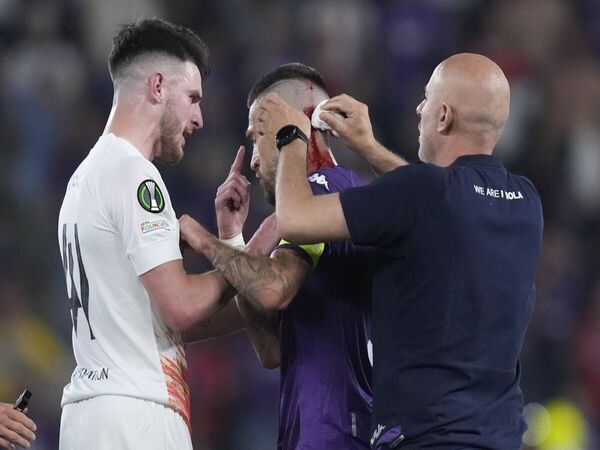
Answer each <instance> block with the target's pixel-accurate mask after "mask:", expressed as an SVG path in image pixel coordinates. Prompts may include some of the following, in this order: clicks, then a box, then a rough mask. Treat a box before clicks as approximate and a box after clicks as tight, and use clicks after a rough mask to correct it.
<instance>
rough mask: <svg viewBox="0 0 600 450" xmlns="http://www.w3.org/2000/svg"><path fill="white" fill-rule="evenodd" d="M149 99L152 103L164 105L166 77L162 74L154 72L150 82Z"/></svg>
mask: <svg viewBox="0 0 600 450" xmlns="http://www.w3.org/2000/svg"><path fill="white" fill-rule="evenodd" d="M148 88H149V97H150V100H151V101H152V103H162V101H163V99H164V88H165V77H164V75H163V74H162V73H161V72H154V73H153V74H152V76H150V79H149V80H148Z"/></svg>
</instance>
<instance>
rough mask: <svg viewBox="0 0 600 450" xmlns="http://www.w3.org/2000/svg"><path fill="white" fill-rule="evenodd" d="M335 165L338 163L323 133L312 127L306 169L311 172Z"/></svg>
mask: <svg viewBox="0 0 600 450" xmlns="http://www.w3.org/2000/svg"><path fill="white" fill-rule="evenodd" d="M335 165H337V163H336V161H335V159H334V158H333V155H332V154H331V149H330V148H329V146H328V145H327V142H326V141H325V139H324V138H323V135H322V134H321V133H319V131H318V130H315V129H314V128H312V129H311V131H310V141H309V146H308V154H307V155H306V171H307V172H309V173H310V172H314V171H316V170H319V169H322V168H323V167H332V166H335Z"/></svg>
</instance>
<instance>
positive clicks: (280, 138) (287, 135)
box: [275, 125, 308, 150]
mask: <svg viewBox="0 0 600 450" xmlns="http://www.w3.org/2000/svg"><path fill="white" fill-rule="evenodd" d="M294 139H302V140H303V141H304V142H305V143H306V144H307V145H308V137H306V135H305V134H304V133H303V132H302V130H300V128H298V127H297V126H296V125H286V126H284V127H283V128H281V129H280V130H279V131H278V132H277V135H276V136H275V141H276V144H277V148H278V149H279V150H281V148H282V147H284V146H286V145H288V144H289V143H290V142H292V141H293V140H294Z"/></svg>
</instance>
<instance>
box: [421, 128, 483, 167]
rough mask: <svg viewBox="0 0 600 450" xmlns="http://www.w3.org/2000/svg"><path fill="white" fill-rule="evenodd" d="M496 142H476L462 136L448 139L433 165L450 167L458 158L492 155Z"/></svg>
mask: <svg viewBox="0 0 600 450" xmlns="http://www.w3.org/2000/svg"><path fill="white" fill-rule="evenodd" d="M494 145H495V142H494V143H493V144H492V143H490V142H484V141H482V142H475V141H474V140H473V139H469V138H465V137H462V136H452V137H448V139H447V140H446V142H444V144H443V145H442V146H441V148H440V150H439V151H438V153H437V155H436V158H435V161H432V163H433V164H435V165H436V166H440V167H448V166H449V165H451V164H452V163H453V162H454V161H456V159H457V158H459V157H461V156H465V155H491V154H492V152H493V151H494Z"/></svg>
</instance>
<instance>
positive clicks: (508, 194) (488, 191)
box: [473, 184, 523, 200]
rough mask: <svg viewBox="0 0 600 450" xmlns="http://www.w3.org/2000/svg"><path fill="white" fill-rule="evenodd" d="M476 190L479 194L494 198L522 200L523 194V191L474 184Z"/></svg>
mask: <svg viewBox="0 0 600 450" xmlns="http://www.w3.org/2000/svg"><path fill="white" fill-rule="evenodd" d="M473 188H474V189H475V192H476V193H477V194H479V195H483V196H485V197H494V198H505V199H506V200H522V199H523V194H521V191H505V190H503V189H494V188H491V187H487V188H486V187H483V186H477V185H476V184H474V185H473Z"/></svg>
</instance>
